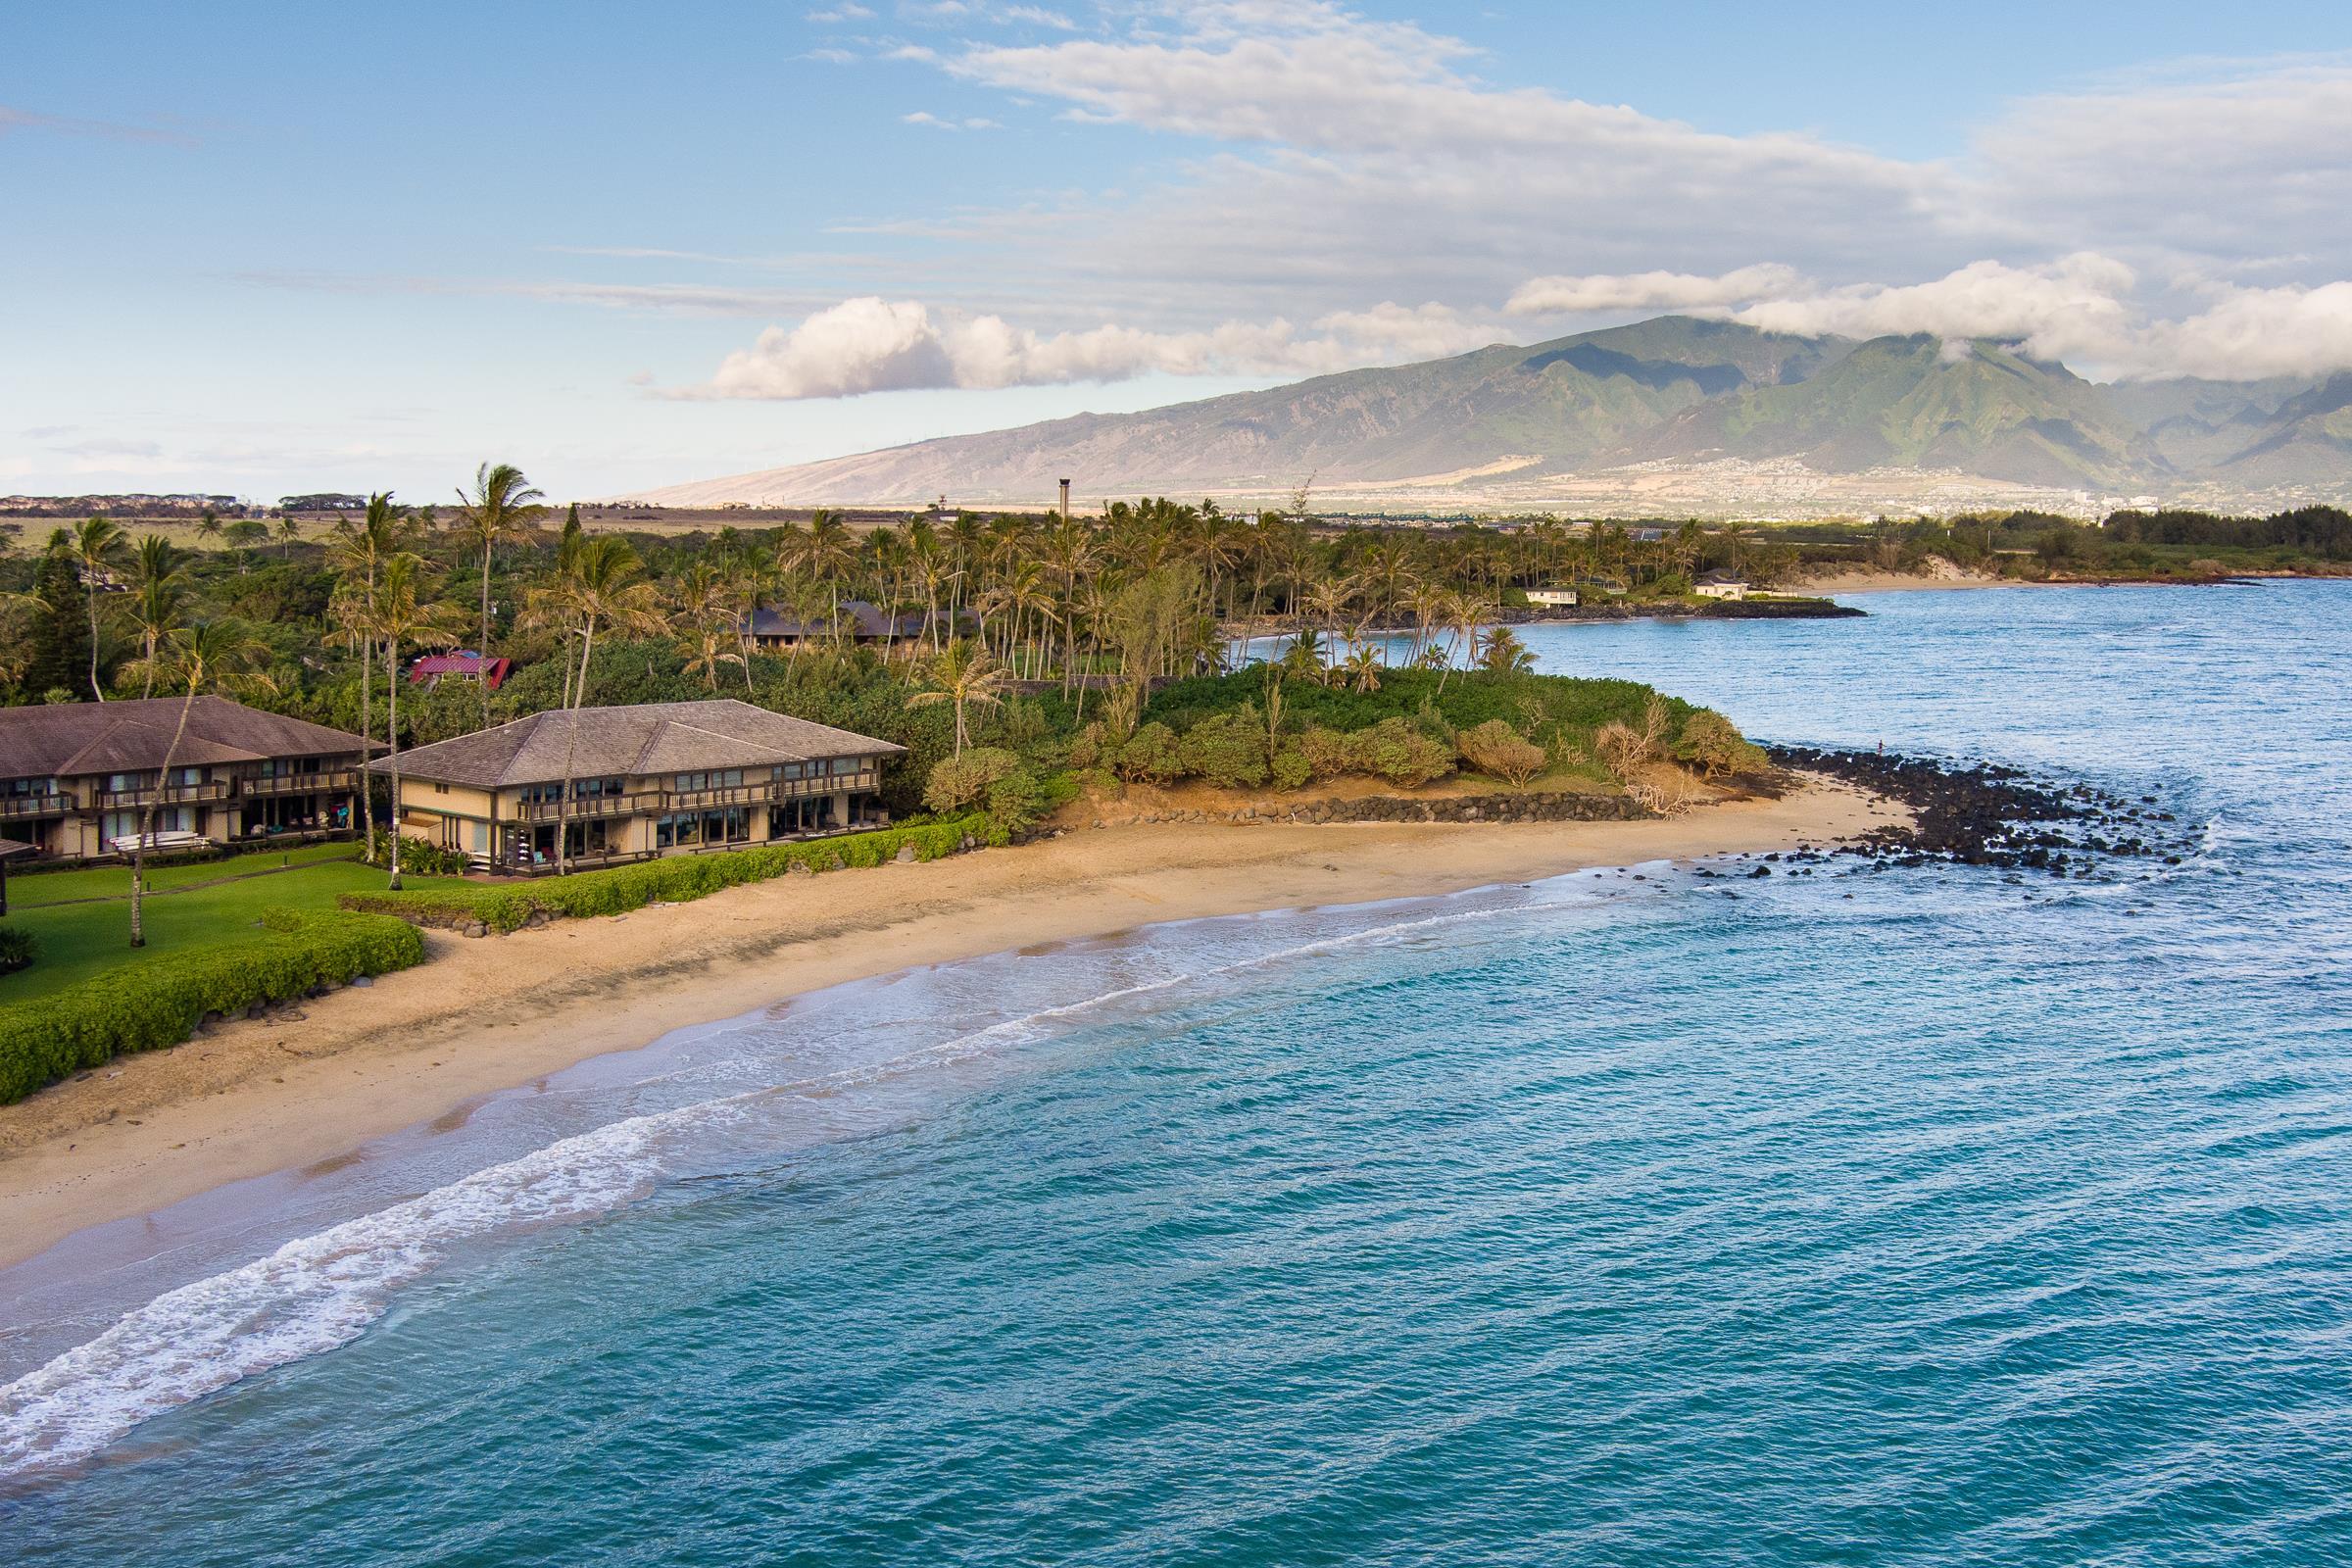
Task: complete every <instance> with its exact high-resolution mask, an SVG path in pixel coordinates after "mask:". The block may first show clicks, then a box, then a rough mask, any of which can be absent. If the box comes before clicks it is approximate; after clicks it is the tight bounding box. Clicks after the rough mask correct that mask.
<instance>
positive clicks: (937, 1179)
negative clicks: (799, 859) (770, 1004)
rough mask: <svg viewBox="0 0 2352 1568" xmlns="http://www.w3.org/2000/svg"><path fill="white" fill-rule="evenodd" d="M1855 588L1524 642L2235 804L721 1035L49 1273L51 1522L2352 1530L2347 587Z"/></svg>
mask: <svg viewBox="0 0 2352 1568" xmlns="http://www.w3.org/2000/svg"><path fill="white" fill-rule="evenodd" d="M1863 602H1864V603H1865V604H1866V605H1867V608H1868V609H1869V610H1870V612H1871V615H1870V617H1869V618H1867V619H1860V620H1844V621H1822V622H1727V623H1704V622H1701V623H1691V624H1661V623H1645V622H1636V623H1630V624H1624V625H1606V626H1601V625H1575V626H1558V627H1549V628H1538V629H1536V630H1534V631H1532V632H1531V633H1530V634H1529V637H1528V641H1529V644H1530V646H1531V647H1532V648H1533V649H1534V650H1535V651H1536V653H1537V654H1538V655H1539V657H1540V659H1541V661H1542V667H1544V668H1545V669H1548V670H1553V671H1558V672H1564V673H1605V674H1612V675H1631V676H1634V677H1637V678H1641V679H1646V680H1651V681H1654V682H1656V683H1657V684H1659V685H1660V686H1662V687H1664V688H1665V689H1667V690H1670V691H1673V692H1676V693H1678V694H1681V695H1685V696H1689V697H1691V698H1693V699H1694V700H1699V701H1703V702H1706V703H1709V704H1711V705H1713V706H1716V707H1720V708H1722V709H1723V710H1724V711H1727V712H1729V713H1731V714H1732V715H1733V716H1734V717H1735V718H1736V719H1737V720H1738V721H1740V724H1741V725H1742V726H1743V727H1744V728H1745V729H1747V730H1748V731H1749V732H1750V733H1751V734H1754V735H1758V736H1761V737H1765V738H1770V739H1775V740H1784V741H1789V742H1806V743H1835V744H1844V745H1862V746H1870V745H1875V744H1878V743H1880V742H1884V743H1885V744H1886V746H1887V748H1888V749H1889V750H1901V751H1907V752H1917V753H1928V754H1935V755H1939V756H1945V757H1949V758H1953V759H1966V760H1977V759H1983V760H1999V761H2006V762H2016V763H2021V764H2025V765H2028V766H2031V767H2034V768H2036V769H2040V770H2043V771H2046V772H2048V773H2050V774H2052V775H2055V776H2058V777H2062V778H2067V779H2081V780H2087V781H2089V782H2092V783H2095V784H2097V785H2099V786H2101V787H2103V788H2106V789H2110V790H2113V791H2115V792H2117V793H2120V794H2123V795H2126V796H2128V797H2131V798H2133V799H2137V798H2140V797H2152V798H2153V799H2154V802H2155V803H2156V804H2157V805H2158V806H2159V807H2160V809H2165V810H2169V811H2172V812H2174V813H2176V814H2177V815H2178V816H2179V817H2180V819H2181V820H2182V821H2183V822H2185V823H2188V824H2190V825H2191V827H2192V829H2193V832H2194V836H2195V842H2196V844H2197V846H2198V848H2197V852H2196V853H2195V854H2194V855H2192V856H2190V857H2188V858H2186V859H2185V861H2184V863H2181V864H2180V865H2165V864H2162V863H2160V862H2142V861H2129V860H2127V861H2116V862H2111V863H2109V864H2108V865H2107V867H2106V868H2105V869H2104V870H2103V871H2102V872H2101V873H2100V874H2099V875H2096V876H2094V877H2091V878H2087V879H2078V878H2068V879H2063V880H2061V879H2057V878H2052V877H2048V876H2043V875H2037V874H2034V873H2027V872H2018V871H2005V870H1998V869H1990V868H1970V867H1961V866H1951V865H1940V864H1932V865H1926V866H1918V867H1899V866H1897V867H1886V868H1879V867H1874V866H1869V865H1866V864H1864V863H1861V862H1858V861H1847V860H1831V861H1828V862H1826V863H1823V864H1820V865H1818V866H1801V867H1791V866H1789V865H1788V864H1787V863H1786V862H1784V863H1783V864H1782V865H1781V866H1779V867H1778V868H1777V869H1776V874H1774V875H1771V876H1767V877H1756V878H1751V877H1746V876H1742V877H1740V878H1738V879H1708V878H1702V877H1698V876H1696V875H1693V874H1691V872H1690V871H1689V870H1688V869H1681V868H1676V867H1672V866H1666V865H1648V866H1636V867H1627V868H1623V869H1619V870H1612V871H1600V872H1591V873H1585V874H1580V875H1577V876H1572V877H1567V878H1561V879H1556V880H1550V881H1544V882H1539V883H1534V884H1528V885H1520V886H1510V887H1500V888H1493V889H1487V890H1482V891H1480V892H1476V893H1470V894H1463V895H1458V896H1455V897H1450V898H1432V899H1421V900H1410V901H1402V902H1397V903H1393V904H1388V905H1383V906H1377V907H1355V908H1340V909H1317V910H1299V911H1289V912H1284V913H1279V914H1271V915H1260V916H1253V917H1249V918H1240V919H1226V920H1205V921H1196V922H1189V923H1185V924H1179V925H1171V926H1162V927H1155V928H1152V929H1148V930H1145V931H1141V932H1137V933H1134V934H1132V935H1130V936H1127V937H1123V938H1120V939H1117V940H1112V941H1104V942H1098V943H1090V944H1081V945H1076V946H1070V947H1061V948H1053V949H1045V950H1039V951H1031V952H1024V953H1020V954H1017V955H1006V956H998V957H994V958H989V959H984V960H980V961H977V962H973V963H965V964H954V965H947V966H943V967H940V968H936V969H931V970H925V971H920V972H915V973H908V974H903V975H897V976H892V977H889V978H887V979H884V980H880V981H876V982H872V983H868V984H864V985H859V986H854V987H846V988H843V989H841V990H839V991H835V992H829V993H825V994H823V995H820V996H817V997H813V998H809V999H804V1000H802V1001H800V1002H797V1003H794V1004H792V1005H788V1006H783V1007H779V1008H774V1009H768V1010H765V1011H763V1012H761V1013H760V1014H758V1015H755V1016H753V1017H749V1018H745V1019H738V1020H734V1021H732V1022H729V1023H726V1024H721V1025H714V1026H710V1027H705V1028H700V1029H696V1030H690V1031H682V1032H681V1033H680V1034H679V1035H677V1036H674V1037H672V1038H671V1039H669V1040H666V1041H664V1042H662V1043H661V1044H659V1045H657V1046H656V1047H653V1048H651V1049H649V1050H647V1051H644V1052H637V1053H630V1054H623V1055H618V1056H613V1057H607V1058H603V1059H600V1060H598V1061H595V1062H591V1063H588V1064H585V1065H584V1066H582V1067H581V1068H578V1069H575V1070H574V1071H573V1072H571V1073H568V1074H564V1075H562V1076H561V1077H559V1078H558V1079H557V1080H555V1081H553V1082H552V1083H551V1084H549V1085H547V1086H545V1087H544V1088H543V1089H541V1090H540V1091H537V1092H533V1093H529V1094H518V1095H514V1096H505V1097H498V1098H495V1099H493V1100H491V1101H490V1102H487V1103H484V1104H483V1105H481V1106H479V1107H478V1108H476V1109H474V1110H473V1111H472V1112H470V1113H469V1114H468V1115H466V1116H464V1117H461V1118H453V1119H451V1120H450V1122H449V1123H448V1124H447V1125H442V1126H439V1127H436V1128H433V1129H419V1130H417V1132H415V1133H413V1134H409V1135H404V1136H403V1137H402V1138H399V1139H394V1140H388V1141H386V1142H385V1143H384V1144H383V1145H381V1146H379V1147H378V1148H376V1149H374V1150H371V1151H370V1152H369V1154H368V1157H367V1158H365V1159H361V1160H356V1161H349V1162H329V1164H328V1165H327V1166H325V1167H318V1168H314V1169H312V1170H310V1171H306V1172H297V1173H290V1174H289V1175H287V1176H283V1177H279V1178H272V1179H271V1180H270V1181H268V1182H263V1183H255V1184H248V1185H247V1186H246V1187H244V1188H242V1189H239V1190H237V1191H235V1192H232V1193H230V1194H225V1195H221V1196H220V1197H217V1198H214V1199H212V1200H208V1201H198V1202H196V1203H194V1204H190V1205H183V1207H182V1208H181V1209H179V1210H175V1211H173V1212H172V1213H170V1214H167V1215H165V1216H163V1217H162V1218H161V1219H160V1220H159V1221H158V1222H157V1223H156V1224H155V1225H137V1224H134V1225H132V1226H129V1227H117V1228H114V1229H112V1230H110V1231H108V1232H104V1233H99V1234H97V1235H94V1236H90V1237H85V1238H82V1239H80V1240H78V1241H77V1242H75V1243H73V1244H69V1247H68V1249H67V1250H64V1251H63V1252H61V1253H60V1254H58V1255H57V1256H56V1257H53V1258H51V1259H50V1260H48V1261H47V1262H46V1264H44V1265H43V1266H41V1267H39V1268H33V1269H21V1270H19V1271H16V1273H15V1274H13V1275H9V1276H0V1323H5V1324H6V1333H5V1335H4V1336H0V1380H6V1379H14V1381H11V1382H7V1384H6V1386H5V1387H0V1543H4V1544H5V1556H6V1557H7V1559H8V1560H9V1561H11V1562H16V1563H25V1564H36V1563H38V1564H52V1563H55V1564H64V1563H92V1564H95V1563H107V1564H120V1563H171V1564H174V1565H199V1564H236V1565H239V1568H263V1565H270V1564H281V1563H283V1564H297V1563H300V1564H310V1563H320V1562H369V1563H402V1564H473V1563H517V1562H551V1563H625V1564H632V1565H667V1564H702V1563H713V1562H727V1563H779V1564H784V1563H794V1564H797V1563H808V1564H818V1563H822V1564H830V1565H839V1564H859V1563H949V1562H953V1563H971V1564H1006V1565H1010V1564H1031V1563H1084V1564H1145V1563H1152V1564H1158V1563H1172V1562H1173V1563H1282V1564H1291V1563H1359V1562H1361V1563H1384V1564H1386V1563H1447V1564H1455V1563H1473V1562H1475V1563H1482V1564H1486V1563H1496V1564H1531V1565H1532V1564H1557V1563H1579V1564H1586V1563H1597V1564H1619V1563H1622V1564H1637V1563H1640V1564H1650V1563H1661V1562H1703V1563H1708V1564H1758V1565H1762V1564H1793V1563H1839V1562H1842V1563H1874V1564H1876V1563H1903V1564H1954V1565H1957V1564H1970V1565H1984V1564H2083V1563H2096V1564H2171V1563H2179V1564H2206V1565H2210V1564H2281V1565H2285V1564H2297V1565H2300V1564H2312V1563H2320V1562H2327V1561H2345V1560H2352V1198H2348V1197H2347V1194H2348V1193H2352V725H2347V722H2346V716H2347V715H2346V702H2345V693H2346V691H2347V688H2348V685H2352V584H2343V583H2265V584H2260V585H2248V586H2234V587H2217V588H2200V589H2134V588H2112V589H2084V590H2024V589H2020V590H1985V591H1971V592H1920V593H1904V594H1887V595H1876V596H1872V597H1870V598H1868V599H1867V600H1866V601H1863ZM1333 831H1334V832H1335V834H1337V833H1339V832H1343V831H1345V830H1341V829H1335V830H1333ZM1740 869H1741V870H1746V869H1748V868H1747V867H1744V866H1743V867H1740ZM1792 872H1794V873H1796V874H1791V873H1792Z"/></svg>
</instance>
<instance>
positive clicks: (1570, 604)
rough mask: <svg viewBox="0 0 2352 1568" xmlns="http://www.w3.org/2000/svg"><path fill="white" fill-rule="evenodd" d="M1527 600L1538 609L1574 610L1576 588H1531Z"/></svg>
mask: <svg viewBox="0 0 2352 1568" xmlns="http://www.w3.org/2000/svg"><path fill="white" fill-rule="evenodd" d="M1527 602H1528V603H1529V604H1531V605H1533V606H1535V607H1536V608H1537V609H1538V610H1574V609H1575V608H1576V590H1575V589H1573V588H1530V589H1529V590H1528V591H1527Z"/></svg>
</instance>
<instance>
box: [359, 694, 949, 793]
mask: <svg viewBox="0 0 2352 1568" xmlns="http://www.w3.org/2000/svg"><path fill="white" fill-rule="evenodd" d="M906 750H907V748H905V747H904V746H894V745H892V744H891V743H890V742H888V741H878V740H874V739H871V738H870V737H868V736H864V735H853V734H851V733H850V732H849V731H848V730H846V729H834V728H832V727H831V726H830V725H825V724H812V723H810V722H809V720H807V719H805V718H794V717H792V716H791V715H789V714H786V713H771V712H769V711H767V710H766V709H764V708H754V707H753V706H752V705H751V704H749V703H743V702H737V701H736V700H735V699H733V698H731V697H721V698H714V699H711V700H709V701H706V702H696V703H641V704H638V705H636V706H634V707H629V708H581V709H575V710H571V711H563V710H558V711H553V712H546V713H533V714H531V715H530V716H529V717H528V718H518V719H515V720H514V721H513V722H511V723H506V724H500V725H498V726H497V727H496V728H494V729H486V730H483V731H481V732H479V733H478V734H473V735H460V736H458V737H457V738H456V739H455V740H446V741H436V742H434V743H433V744H432V745H430V746H419V747H417V749H416V750H415V751H413V752H403V753H401V754H400V771H401V773H402V775H403V776H404V777H410V778H421V779H427V780H432V781H435V782H439V783H443V784H466V785H469V786H472V787H473V788H476V789H500V788H503V787H505V786H507V785H512V784H551V783H555V782H557V781H558V780H561V779H563V778H564V777H566V776H569V777H572V778H596V777H599V776H602V775H613V776H628V775H638V774H648V773H692V772H704V771H708V770H709V769H711V768H723V767H766V766H770V765H772V764H775V763H779V762H808V761H815V760H822V759H827V758H834V757H887V756H891V755H895V754H899V753H903V752H905V751H906ZM371 765H372V766H373V767H374V768H375V770H376V771H377V772H379V773H384V772H389V771H391V760H390V759H388V758H386V759H379V760H377V761H375V762H374V763H373V764H371Z"/></svg>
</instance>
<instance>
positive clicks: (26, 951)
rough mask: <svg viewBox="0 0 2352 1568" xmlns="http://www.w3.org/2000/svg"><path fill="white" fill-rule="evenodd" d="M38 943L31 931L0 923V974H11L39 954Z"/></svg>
mask: <svg viewBox="0 0 2352 1568" xmlns="http://www.w3.org/2000/svg"><path fill="white" fill-rule="evenodd" d="M39 953H40V944H39V943H37V942H35V941H34V940H33V937H32V933H31V932H29V931H24V930H19V929H18V928H17V927H15V926H13V925H0V974H13V973H15V972H16V971H17V970H19V969H22V968H24V967H25V965H26V964H28V963H30V962H32V960H33V959H34V958H35V957H36V956H39Z"/></svg>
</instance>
